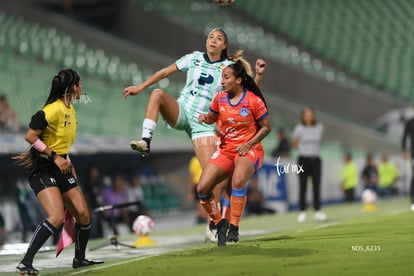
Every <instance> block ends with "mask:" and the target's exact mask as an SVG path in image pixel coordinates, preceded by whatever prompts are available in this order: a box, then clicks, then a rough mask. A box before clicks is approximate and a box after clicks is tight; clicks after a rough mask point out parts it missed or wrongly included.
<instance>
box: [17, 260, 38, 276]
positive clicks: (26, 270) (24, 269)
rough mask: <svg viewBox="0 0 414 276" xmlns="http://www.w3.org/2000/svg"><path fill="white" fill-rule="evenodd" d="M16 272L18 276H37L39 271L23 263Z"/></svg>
mask: <svg viewBox="0 0 414 276" xmlns="http://www.w3.org/2000/svg"><path fill="white" fill-rule="evenodd" d="M16 272H17V273H18V274H19V275H37V274H39V270H37V269H36V268H34V267H33V266H32V265H25V264H24V263H20V264H19V265H18V266H17V267H16Z"/></svg>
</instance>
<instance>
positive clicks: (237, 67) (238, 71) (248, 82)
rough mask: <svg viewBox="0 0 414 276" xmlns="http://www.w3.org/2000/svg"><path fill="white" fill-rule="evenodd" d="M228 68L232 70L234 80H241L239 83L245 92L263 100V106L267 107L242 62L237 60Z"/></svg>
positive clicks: (260, 92)
mask: <svg viewBox="0 0 414 276" xmlns="http://www.w3.org/2000/svg"><path fill="white" fill-rule="evenodd" d="M247 64H248V63H247ZM228 67H230V68H231V69H233V71H234V76H235V77H236V78H241V79H242V83H241V85H242V87H243V88H246V89H247V90H250V91H252V92H253V93H254V94H255V95H257V96H259V97H260V98H261V99H262V100H263V102H264V104H265V105H266V107H267V104H266V100H265V98H264V96H263V93H262V91H261V90H260V88H259V87H258V86H257V84H256V82H255V81H254V79H253V78H252V77H251V75H249V74H248V73H247V71H246V68H245V67H244V65H243V62H242V61H241V60H238V61H237V62H235V63H233V64H230V65H229V66H228ZM249 67H250V65H249Z"/></svg>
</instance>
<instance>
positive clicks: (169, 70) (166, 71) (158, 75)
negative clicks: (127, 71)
mask: <svg viewBox="0 0 414 276" xmlns="http://www.w3.org/2000/svg"><path fill="white" fill-rule="evenodd" d="M176 72H178V68H177V66H176V65H175V63H173V64H171V65H168V66H167V67H165V68H162V69H161V70H159V71H157V72H155V73H154V74H153V75H152V76H151V77H149V78H148V79H147V80H146V81H144V82H143V83H141V84H139V85H137V86H129V87H127V88H125V89H124V91H123V92H122V94H123V95H124V98H126V97H128V96H129V95H137V94H139V93H141V92H142V91H143V90H144V89H145V88H147V87H150V86H151V85H153V84H156V83H157V82H159V81H160V80H162V79H164V78H166V77H168V76H170V75H172V74H174V73H176Z"/></svg>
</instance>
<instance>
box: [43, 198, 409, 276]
mask: <svg viewBox="0 0 414 276" xmlns="http://www.w3.org/2000/svg"><path fill="white" fill-rule="evenodd" d="M361 207H362V205H361V204H360V203H355V204H347V205H345V204H341V205H336V206H331V207H326V208H324V211H325V212H326V213H327V214H328V220H327V221H326V222H323V223H320V222H319V223H318V222H315V221H314V220H313V212H311V211H310V212H308V220H307V222H305V223H301V224H300V223H297V222H296V216H297V213H290V214H283V215H272V216H256V217H245V218H243V219H242V224H241V226H240V228H241V231H240V232H241V233H240V234H241V235H240V241H239V242H238V243H236V244H228V245H227V246H225V247H220V248H218V247H217V246H216V245H214V244H210V243H191V244H188V245H187V246H186V247H187V249H184V250H180V251H173V252H170V253H165V254H161V255H157V256H146V257H145V256H144V257H143V256H141V257H135V258H125V259H122V260H117V261H112V262H111V261H107V262H106V263H105V264H104V265H102V266H96V267H90V268H85V269H80V270H72V269H65V270H61V271H58V272H57V271H56V270H55V271H53V272H51V271H49V272H47V271H42V275H295V276H296V275H299V276H300V275H306V276H309V275H335V276H337V275H414V262H413V257H414V223H413V221H414V220H413V216H414V212H412V211H408V209H409V202H408V200H406V199H404V200H401V199H399V200H387V201H382V202H379V203H378V211H376V212H372V213H364V212H361ZM203 230H204V226H198V227H191V228H187V229H181V230H175V231H168V232H162V233H154V235H153V236H154V238H155V237H156V236H157V235H158V236H168V235H177V234H181V235H190V234H194V233H197V232H200V231H203ZM255 233H256V234H255ZM259 233H261V234H259Z"/></svg>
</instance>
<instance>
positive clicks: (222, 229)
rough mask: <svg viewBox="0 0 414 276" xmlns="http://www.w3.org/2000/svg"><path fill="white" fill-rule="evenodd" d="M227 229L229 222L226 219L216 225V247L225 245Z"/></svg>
mask: <svg viewBox="0 0 414 276" xmlns="http://www.w3.org/2000/svg"><path fill="white" fill-rule="evenodd" d="M228 228H229V222H228V220H227V219H222V220H220V222H219V223H218V224H217V234H216V236H217V245H218V246H224V245H226V240H227V230H228Z"/></svg>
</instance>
